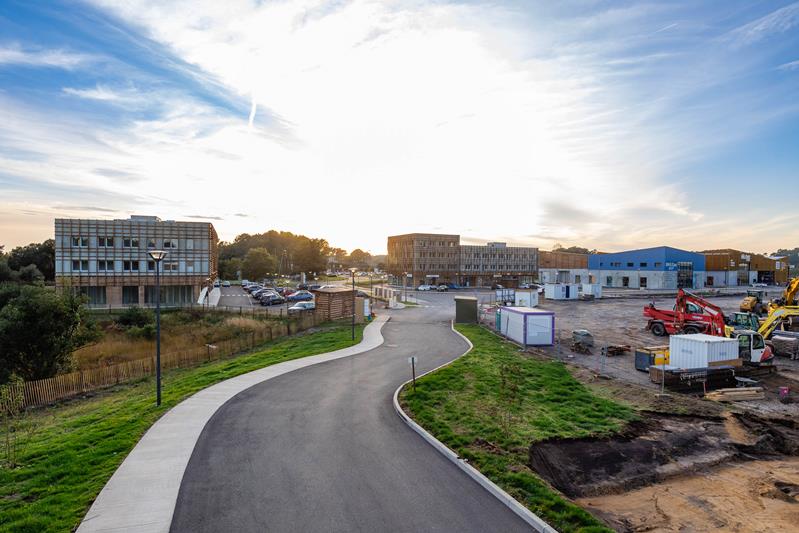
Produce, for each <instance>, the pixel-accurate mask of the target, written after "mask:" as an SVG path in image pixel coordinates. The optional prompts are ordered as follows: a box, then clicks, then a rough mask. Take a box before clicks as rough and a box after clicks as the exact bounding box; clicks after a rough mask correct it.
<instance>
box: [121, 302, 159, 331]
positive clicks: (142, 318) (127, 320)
mask: <svg viewBox="0 0 799 533" xmlns="http://www.w3.org/2000/svg"><path fill="white" fill-rule="evenodd" d="M153 321H154V318H153V313H152V312H151V311H148V310H146V309H142V308H140V307H129V308H127V309H125V311H123V312H122V314H120V315H119V316H118V317H117V319H116V323H117V324H119V325H120V326H122V327H124V328H131V327H138V328H141V327H144V326H146V325H147V324H152V323H153Z"/></svg>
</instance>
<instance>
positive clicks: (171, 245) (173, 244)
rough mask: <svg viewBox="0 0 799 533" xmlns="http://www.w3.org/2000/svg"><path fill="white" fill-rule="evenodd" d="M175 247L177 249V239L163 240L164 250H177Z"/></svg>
mask: <svg viewBox="0 0 799 533" xmlns="http://www.w3.org/2000/svg"><path fill="white" fill-rule="evenodd" d="M177 247H178V240H177V239H164V249H167V248H177Z"/></svg>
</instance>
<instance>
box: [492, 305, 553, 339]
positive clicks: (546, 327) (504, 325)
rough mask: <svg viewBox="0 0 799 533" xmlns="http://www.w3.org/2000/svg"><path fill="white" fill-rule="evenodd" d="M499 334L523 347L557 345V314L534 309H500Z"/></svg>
mask: <svg viewBox="0 0 799 533" xmlns="http://www.w3.org/2000/svg"><path fill="white" fill-rule="evenodd" d="M498 326H499V327H498V329H499V332H500V333H501V334H502V335H504V336H505V337H507V338H509V339H511V340H513V341H515V342H517V343H519V344H521V345H523V346H552V345H553V344H555V313H553V312H552V311H542V310H540V309H533V308H532V307H500V309H499V323H498Z"/></svg>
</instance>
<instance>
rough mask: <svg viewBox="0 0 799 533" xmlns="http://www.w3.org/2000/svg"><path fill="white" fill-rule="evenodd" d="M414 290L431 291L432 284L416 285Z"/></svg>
mask: <svg viewBox="0 0 799 533" xmlns="http://www.w3.org/2000/svg"><path fill="white" fill-rule="evenodd" d="M416 290H417V291H432V290H433V286H432V285H419V286H418V287H416Z"/></svg>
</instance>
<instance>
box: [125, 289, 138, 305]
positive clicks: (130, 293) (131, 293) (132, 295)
mask: <svg viewBox="0 0 799 533" xmlns="http://www.w3.org/2000/svg"><path fill="white" fill-rule="evenodd" d="M122 303H123V304H137V303H139V288H138V287H137V286H135V285H132V286H125V287H122Z"/></svg>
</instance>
